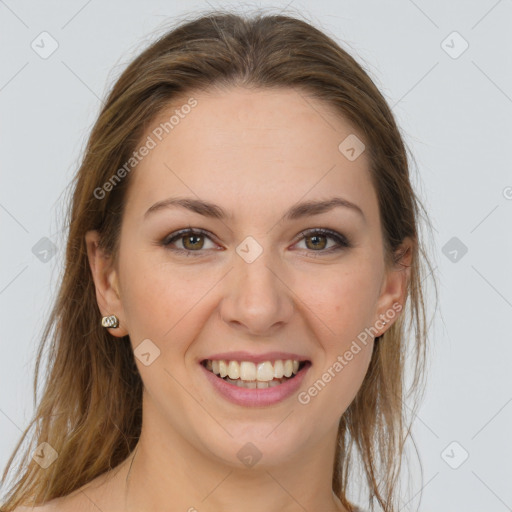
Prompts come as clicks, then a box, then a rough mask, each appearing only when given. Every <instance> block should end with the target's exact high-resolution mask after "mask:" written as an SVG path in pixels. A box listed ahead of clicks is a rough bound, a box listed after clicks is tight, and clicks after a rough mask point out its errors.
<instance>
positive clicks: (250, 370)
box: [240, 361, 262, 380]
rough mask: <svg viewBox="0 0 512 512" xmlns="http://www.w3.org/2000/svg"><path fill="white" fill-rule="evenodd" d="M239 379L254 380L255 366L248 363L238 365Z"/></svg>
mask: <svg viewBox="0 0 512 512" xmlns="http://www.w3.org/2000/svg"><path fill="white" fill-rule="evenodd" d="M258 376H259V372H258ZM240 378H241V379H242V380H256V365H255V364H254V363H252V362H250V361H243V362H242V363H240ZM258 380H262V379H258Z"/></svg>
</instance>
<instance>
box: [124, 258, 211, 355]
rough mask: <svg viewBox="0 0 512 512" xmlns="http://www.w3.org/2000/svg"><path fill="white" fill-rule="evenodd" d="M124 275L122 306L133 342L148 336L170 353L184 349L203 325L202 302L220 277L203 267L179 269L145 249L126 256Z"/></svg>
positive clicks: (135, 342) (180, 351) (134, 343)
mask: <svg viewBox="0 0 512 512" xmlns="http://www.w3.org/2000/svg"><path fill="white" fill-rule="evenodd" d="M121 275H122V276H123V281H124V286H123V292H124V293H123V309H124V314H125V316H126V318H127V324H128V326H129V331H130V338H131V339H132V343H133V345H134V346H136V345H137V344H138V343H139V342H140V341H142V340H143V339H146V338H149V339H151V340H152V341H154V343H156V344H157V345H158V347H159V348H160V349H161V350H162V351H167V352H169V357H172V354H173V353H175V354H178V353H182V352H183V351H184V350H185V349H186V348H187V347H186V344H185V342H187V340H190V339H193V338H194V336H195V333H196V331H198V330H199V329H200V328H201V322H200V321H199V320H198V315H200V314H201V312H202V307H201V304H203V301H205V298H206V297H205V296H207V294H208V291H209V290H210V289H211V288H212V287H213V286H214V285H215V282H216V281H218V277H217V278H216V277H215V276H214V275H213V274H208V273H205V272H204V271H201V272H198V271H196V272H191V271H190V269H189V270H188V271H180V270H179V269H176V267H175V266H171V265H168V264H165V263H164V264H162V263H161V260H160V261H159V262H156V261H155V260H151V257H150V255H145V254H143V253H142V254H135V253H134V255H133V257H131V258H130V259H127V260H125V261H124V266H123V267H122V268H121ZM206 302H207V301H206ZM206 302H204V303H206ZM180 340H183V346H182V347H181V346H180ZM171 343H172V351H169V350H168V348H169V347H170V346H171Z"/></svg>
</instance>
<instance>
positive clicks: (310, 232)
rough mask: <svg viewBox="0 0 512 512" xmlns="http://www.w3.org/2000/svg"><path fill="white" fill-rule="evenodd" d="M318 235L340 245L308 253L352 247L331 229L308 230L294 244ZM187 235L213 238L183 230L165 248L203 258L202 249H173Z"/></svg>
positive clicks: (192, 230) (203, 233)
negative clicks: (175, 242)
mask: <svg viewBox="0 0 512 512" xmlns="http://www.w3.org/2000/svg"><path fill="white" fill-rule="evenodd" d="M317 234H320V235H323V236H326V237H327V238H331V239H332V240H334V241H335V242H336V243H337V244H338V245H337V246H334V247H331V248H329V249H323V250H319V251H315V250H313V249H306V251H309V252H312V253H320V254H331V253H333V252H337V251H340V250H342V249H348V248H349V247H351V246H352V244H351V243H350V241H349V240H348V239H347V237H345V236H344V235H342V234H341V233H337V232H336V231H332V230H330V229H325V228H312V229H306V230H304V231H301V232H300V233H299V235H300V238H298V239H297V240H296V241H295V242H294V244H295V243H297V242H300V241H302V240H303V239H304V238H306V237H308V236H313V235H317ZM185 235H203V236H205V237H207V238H209V239H210V240H211V237H210V236H209V235H208V233H207V232H206V231H204V230H202V229H198V228H188V229H181V230H179V231H176V232H175V233H171V234H170V235H169V236H167V237H166V238H164V240H162V245H163V246H164V247H166V248H167V249H169V250H170V251H173V252H177V253H181V254H185V255H186V256H201V253H202V252H204V250H202V249H198V250H197V251H191V250H188V249H178V248H176V247H171V244H172V243H173V242H174V241H176V240H180V239H182V238H183V237H184V236H185ZM212 241H213V240H212Z"/></svg>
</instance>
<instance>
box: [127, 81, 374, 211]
mask: <svg viewBox="0 0 512 512" xmlns="http://www.w3.org/2000/svg"><path fill="white" fill-rule="evenodd" d="M187 105H195V106H193V107H187ZM354 135H355V136H357V137H358V138H359V139H362V136H361V135H360V134H359V132H358V131H357V130H355V129H354V127H353V126H351V125H350V124H349V123H348V122H347V121H346V120H344V119H343V118H342V117H341V116H339V115H337V114H336V113H334V112H333V110H332V108H330V107H329V106H328V105H326V104H325V103H324V102H321V101H319V100H317V99H314V98H312V97H310V96H307V95H306V94H305V93H304V92H299V91H297V90H294V89H271V90H262V89H244V88H232V89H227V90H217V89H215V90H212V91H209V92H198V93H194V94H192V93H191V94H190V95H189V96H182V97H181V98H180V99H179V100H175V101H173V104H172V106H170V107H169V108H167V109H166V110H165V111H162V112H161V113H160V115H159V116H158V117H157V118H156V119H155V120H154V121H153V123H152V124H151V126H150V127H149V128H148V130H147V132H146V133H145V135H144V136H143V138H142V143H144V142H145V141H147V140H148V137H149V138H150V139H151V140H152V142H153V143H154V147H153V149H151V150H150V151H149V154H148V155H147V156H145V157H144V158H143V159H142V160H141V161H140V163H139V164H138V165H137V166H136V168H135V169H134V171H132V173H133V176H132V177H131V179H132V183H131V186H130V188H129V191H128V195H127V203H128V204H127V213H128V211H132V212H133V213H134V214H136V215H137V216H140V215H143V213H144V212H145V211H146V209H147V208H149V206H151V205H152V204H153V203H154V202H156V201H159V200H162V199H165V198H167V197H171V196H176V195H187V196H198V197H199V198H201V199H205V200H209V201H212V202H217V203H219V202H222V203H223V205H225V206H226V209H229V210H233V211H236V210H237V209H241V210H243V212H245V213H246V214H248V215H249V214H254V213H255V209H257V208H258V205H259V209H260V210H261V207H262V205H265V208H268V205H269V204H275V205H276V206H279V207H280V206H286V205H289V204H291V203H294V202H297V201H299V200H300V199H301V198H303V199H315V198H319V197H320V198H323V197H326V196H332V195H333V192H335V193H339V194H340V195H343V196H344V197H346V198H347V199H348V200H350V201H353V202H355V203H357V204H359V205H360V206H361V207H362V208H364V209H366V210H368V214H369V215H371V214H372V210H375V207H376V196H375V193H374V191H373V187H372V185H371V182H370V175H369V170H368V165H369V161H368V158H367V154H366V152H363V153H362V154H361V155H360V156H359V157H358V158H357V159H355V160H353V161H350V160H349V159H348V158H347V157H346V156H345V155H344V154H343V153H342V152H341V151H340V149H339V145H340V143H341V142H342V141H344V140H345V139H346V138H347V137H349V136H350V137H353V136H354ZM219 198H222V200H221V199H219ZM142 210H143V211H142ZM243 212H240V213H241V214H242V213H243Z"/></svg>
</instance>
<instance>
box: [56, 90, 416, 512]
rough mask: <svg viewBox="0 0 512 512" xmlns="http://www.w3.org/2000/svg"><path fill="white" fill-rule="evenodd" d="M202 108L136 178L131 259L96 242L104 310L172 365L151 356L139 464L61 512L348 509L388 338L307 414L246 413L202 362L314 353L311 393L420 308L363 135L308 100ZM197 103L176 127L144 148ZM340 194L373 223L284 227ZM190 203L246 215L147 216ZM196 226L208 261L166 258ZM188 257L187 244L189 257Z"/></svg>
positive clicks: (237, 100) (93, 485)
mask: <svg viewBox="0 0 512 512" xmlns="http://www.w3.org/2000/svg"><path fill="white" fill-rule="evenodd" d="M193 97H194V98H196V99H197V101H198V104H197V106H196V107H195V108H194V109H192V111H191V112H190V113H189V114H188V115H187V116H185V117H184V119H181V120H180V123H179V124H178V125H177V126H175V127H174V129H173V131H172V132H171V133H170V134H169V135H167V136H166V137H165V138H164V139H163V141H162V142H160V143H159V144H158V145H157V147H156V148H154V149H152V150H151V152H150V154H149V155H148V156H147V157H145V158H144V159H143V160H142V162H141V163H139V165H138V166H137V168H136V170H135V171H133V175H132V177H131V178H132V179H133V180H134V181H133V182H132V184H131V187H130V189H129V191H128V197H127V202H126V210H125V214H124V217H123V222H122V230H121V238H120V251H119V254H118V255H117V256H118V257H117V258H116V259H112V258H109V257H108V256H107V255H105V254H103V253H102V251H101V250H99V249H98V247H97V242H98V235H97V233H96V232H94V231H91V232H88V233H87V236H86V242H87V249H88V255H89V261H90V266H91V271H92V274H93V277H94V282H95V285H96V290H97V300H98V305H99V307H100V311H101V313H102V315H108V314H113V313H114V314H115V315H117V317H118V318H119V322H120V327H119V328H117V329H109V331H110V332H111V333H112V334H113V335H114V336H119V337H121V336H124V335H126V334H129V336H130V340H131V344H132V346H133V348H134V349H135V348H136V347H137V346H138V345H139V343H141V342H142V340H145V339H148V338H149V339H150V340H151V341H152V343H154V344H155V345H156V346H157V347H158V348H159V350H160V356H159V357H158V358H156V359H155V360H154V361H153V362H152V363H151V364H150V365H149V366H145V365H143V364H142V363H141V361H140V360H139V359H137V358H136V362H137V366H138V369H139V371H140V374H141V377H142V380H143V382H144V388H145V389H144V397H143V427H142V434H141V438H140V441H139V444H138V446H137V451H136V456H135V458H133V454H132V455H131V456H130V457H129V458H128V459H127V460H126V461H124V462H123V463H122V464H121V465H120V466H118V467H117V468H115V469H114V470H112V471H109V472H108V473H106V474H104V475H101V476H100V477H98V478H97V479H95V480H93V481H92V482H90V483H89V484H88V485H86V486H84V487H83V488H82V489H80V490H79V491H76V492H75V493H73V494H72V495H70V496H68V497H65V498H60V499H58V500H54V502H53V506H57V507H58V508H55V510H64V509H65V508H66V507H71V506H72V507H74V509H75V510H97V508H96V507H99V508H101V509H102V510H112V511H114V510H119V511H121V510H126V511H136V510H137V511H142V510H170V509H171V508H172V509H173V510H183V511H188V510H190V511H192V510H194V509H196V510H198V511H199V512H213V511H218V510H226V511H232V510H244V511H246V512H256V511H261V510H266V511H268V512H278V511H279V512H292V511H299V510H300V511H303V510H308V511H312V510H322V511H327V512H330V511H332V512H334V511H338V510H342V511H343V510H345V509H344V508H343V507H342V506H341V503H340V502H339V500H338V499H337V498H336V497H334V495H333V493H332V490H331V479H332V462H333V456H334V449H335V441H336V433H337V426H338V422H339V419H340V417H341V416H342V414H343V412H344V411H345V410H346V408H347V407H348V406H349V404H350V403H351V401H352V400H353V398H354V396H355V395H356V393H357V391H358V389H359V388H360V386H361V383H362V381H363V379H364V376H365V374H366V372H367V369H368V365H369V361H370V357H371V351H372V348H373V339H370V340H369V342H368V343H367V345H366V346H364V345H362V344H361V351H360V352H358V353H357V355H355V356H354V358H353V359H352V360H351V361H350V362H349V363H348V364H347V365H346V366H345V367H344V368H343V370H342V371H341V372H339V373H337V374H336V377H335V378H333V379H332V380H331V381H330V382H329V383H328V384H327V385H326V386H325V388H324V389H323V390H322V391H321V392H320V393H318V395H317V396H315V397H313V398H312V399H311V401H310V402H309V404H307V405H302V404H301V403H299V402H298V400H297V396H296V394H294V395H292V396H291V397H290V398H288V399H286V400H284V401H282V402H281V403H279V404H276V405H273V406H268V407H263V408H249V407H242V406H239V405H235V404H232V403H230V402H228V401H226V400H225V399H224V398H222V397H221V396H220V395H218V394H217V392H216V391H215V390H214V389H213V388H212V386H211V385H210V384H209V383H208V381H207V380H206V379H205V377H204V375H203V370H202V369H201V368H200V367H199V364H198V361H199V360H201V359H204V358H207V357H208V356H209V355H212V354H214V353H217V352H223V351H234V350H247V351H249V352H253V353H262V352H266V351H273V350H283V351H289V352H294V353H298V354H302V355H304V356H305V357H307V358H308V359H310V360H311V362H312V367H311V368H310V370H309V372H308V374H307V375H306V379H305V381H304V383H303V384H302V386H301V389H300V391H304V390H307V389H308V388H309V387H310V386H311V385H312V384H313V383H314V382H315V381H316V380H318V379H319V378H320V377H321V376H322V374H323V373H324V372H325V371H326V370H327V369H328V368H329V367H332V365H333V363H334V362H335V361H336V360H337V357H338V356H339V355H343V354H344V352H345V351H346V350H348V349H349V347H350V346H351V344H352V342H353V341H354V340H355V339H356V338H357V335H358V334H359V333H361V332H363V331H364V330H365V328H369V327H371V326H377V327H378V331H379V334H381V333H382V332H384V330H386V329H387V328H389V326H390V325H391V324H392V322H393V321H394V320H393V319H391V320H389V319H388V324H387V325H386V326H385V327H383V326H382V324H381V323H380V322H378V320H379V318H384V317H383V316H382V315H385V314H386V312H388V311H389V310H392V305H393V304H397V303H398V304H403V303H404V293H405V287H406V281H407V279H408V277H409V276H408V274H407V270H402V269H401V268H393V269H388V268H386V267H385V264H384V253H383V240H382V234H381V224H380V217H379V210H378V203H377V197H376V194H375V190H374V188H373V186H372V184H371V182H370V174H369V170H368V166H369V162H368V159H367V155H366V152H363V153H362V154H361V156H359V157H358V158H357V159H356V160H354V161H350V160H348V159H347V158H346V157H345V156H344V155H343V154H342V153H341V152H340V151H339V150H338V145H339V144H340V142H341V141H343V140H344V139H345V138H346V137H347V136H348V135H350V134H354V133H355V134H356V135H358V137H359V138H360V139H361V140H363V137H362V136H361V135H360V134H359V133H358V132H357V130H355V129H354V128H353V127H352V126H351V125H350V124H349V123H347V122H346V121H345V120H343V119H341V118H340V117H339V116H336V115H334V113H333V112H332V110H330V109H329V107H328V106H326V105H324V104H323V103H321V102H319V101H318V100H315V99H313V98H310V97H307V96H306V95H304V94H302V93H301V94H298V93H297V92H296V91H293V90H288V89H281V90H271V91H270V90H266V91H264V90H255V89H252V90H249V89H242V88H234V87H233V88H229V89H222V90H221V89H213V90H211V91H209V92H208V93H205V92H201V93H198V94H194V95H193ZM187 98H188V97H187ZM187 98H185V99H184V100H183V101H182V102H181V103H180V102H175V104H173V107H172V108H170V109H169V111H168V112H163V113H162V116H161V119H157V120H156V121H155V122H154V123H153V125H152V127H151V128H150V129H149V130H148V132H147V133H146V135H145V136H144V138H143V140H146V137H147V135H149V134H151V129H153V128H154V127H155V126H157V125H158V123H159V122H161V121H162V120H166V119H169V117H170V115H172V113H173V111H174V109H175V108H176V107H177V106H178V107H179V105H183V104H184V103H185V102H186V99H187ZM329 170H330V171H329ZM328 171H329V172H328ZM334 195H337V196H342V197H344V198H345V199H347V200H349V201H351V202H353V203H355V204H357V205H358V206H359V207H360V208H361V210H362V211H363V213H364V218H363V217H362V216H361V215H359V214H358V213H357V212H356V211H353V210H351V209H349V208H334V209H332V210H330V211H328V212H325V213H322V214H320V215H314V216H308V217H305V218H302V219H297V220H294V221H286V222H285V221H283V220H282V218H283V215H284V212H285V211H286V210H287V209H288V208H290V207H291V206H293V205H295V204H296V203H297V202H299V201H304V200H320V199H327V198H330V197H332V196H334ZM174 196H187V197H193V198H196V199H197V198H200V199H202V200H207V201H210V202H213V203H216V204H218V205H220V206H221V207H222V208H224V209H226V210H228V211H229V212H232V218H228V219H225V220H219V219H213V218H207V217H204V216H202V215H200V214H198V213H194V212H191V211H188V210H185V209H180V208H172V209H171V208H169V209H163V210H160V211H158V212H155V213H153V214H151V215H149V216H148V218H147V219H146V220H145V219H144V213H145V212H146V210H147V209H148V208H149V207H150V206H151V205H153V204H154V203H155V202H157V201H160V200H162V199H166V198H168V197H174ZM189 226H191V227H193V228H202V229H204V230H207V231H208V232H209V233H211V235H212V236H211V237H210V238H207V237H201V238H200V240H199V242H197V241H194V240H192V244H191V243H189V244H188V245H187V246H186V247H189V248H190V247H192V249H189V252H192V250H193V248H194V247H199V249H196V253H197V251H198V250H199V251H202V253H201V254H202V255H199V256H196V257H194V256H193V255H192V256H186V255H182V254H178V253H174V252H172V251H171V250H170V249H169V247H164V246H163V245H162V244H161V242H162V241H163V240H164V239H165V238H166V237H167V236H168V235H169V234H171V233H173V232H175V231H178V230H180V229H183V228H188V227H189ZM310 228H329V229H332V230H334V231H337V232H338V233H341V234H343V235H345V236H346V237H348V238H349V240H350V241H351V243H352V246H351V247H349V248H342V249H340V250H339V251H336V252H331V253H329V252H328V249H329V248H330V247H333V246H335V245H336V241H335V240H333V239H331V238H322V237H321V238H320V239H319V240H318V242H317V243H318V245H319V248H318V249H316V248H315V245H314V242H315V240H314V239H312V238H313V237H314V234H309V235H307V236H306V237H300V232H301V231H302V230H304V229H310ZM297 235H299V237H298V238H296V237H297ZM247 236H252V237H253V238H254V239H255V240H256V241H257V242H258V243H259V244H260V246H261V247H262V249H263V252H262V254H261V255H260V256H259V257H258V258H257V259H256V260H255V261H253V262H252V263H247V262H246V261H244V259H242V258H241V257H240V256H239V255H238V254H237V252H236V248H237V246H238V245H239V244H240V243H241V242H242V241H243V240H244V239H245V238H246V237H247ZM185 243H186V240H185V239H184V238H181V239H178V240H176V241H175V242H174V247H176V248H181V249H184V247H185V246H184V245H183V244H185ZM194 243H195V245H193V244H194ZM201 244H202V245H201ZM201 247H202V248H201ZM215 248H220V249H222V250H217V251H216V250H214V249H215ZM322 251H323V252H322ZM397 316H398V315H397ZM397 316H395V320H396V317H397ZM98 321H99V319H98ZM120 342H121V341H120ZM247 442H251V443H253V444H254V445H255V446H256V447H257V448H258V450H259V451H260V452H261V454H262V458H261V459H260V461H259V462H258V463H257V464H256V465H255V466H253V467H252V468H248V467H246V466H245V465H244V464H243V463H242V462H241V461H240V460H239V459H238V458H237V452H238V450H239V449H240V448H241V447H242V446H243V445H245V443H247ZM132 462H133V464H132V466H131V471H130V478H129V485H128V492H127V494H125V492H126V477H127V474H128V470H129V467H130V463H132ZM125 500H126V501H125ZM171 504H172V505H171ZM192 507H194V508H192ZM70 509H71V508H70ZM49 510H50V509H49Z"/></svg>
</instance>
